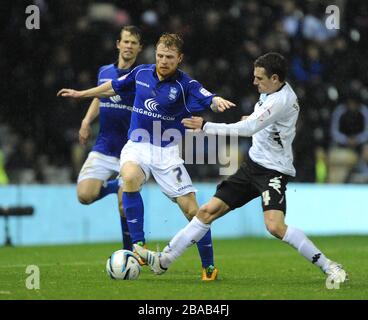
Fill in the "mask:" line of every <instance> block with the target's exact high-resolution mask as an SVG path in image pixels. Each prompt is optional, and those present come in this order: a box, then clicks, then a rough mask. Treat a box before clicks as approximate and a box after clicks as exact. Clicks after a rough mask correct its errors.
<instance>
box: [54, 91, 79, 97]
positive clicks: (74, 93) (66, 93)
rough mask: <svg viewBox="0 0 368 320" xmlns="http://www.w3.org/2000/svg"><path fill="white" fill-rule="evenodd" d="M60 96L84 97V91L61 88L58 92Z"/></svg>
mask: <svg viewBox="0 0 368 320" xmlns="http://www.w3.org/2000/svg"><path fill="white" fill-rule="evenodd" d="M57 96H58V97H60V96H61V97H69V98H82V97H83V91H77V90H74V89H61V90H60V91H59V92H58V93H57Z"/></svg>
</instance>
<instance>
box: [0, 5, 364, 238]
mask: <svg viewBox="0 0 368 320" xmlns="http://www.w3.org/2000/svg"><path fill="white" fill-rule="evenodd" d="M31 4H36V5H37V6H38V7H39V8H40V11H41V24H40V29H39V30H28V29H27V28H26V27H25V19H26V17H27V15H26V14H25V8H26V7H27V6H28V5H31ZM330 4H332V3H331V2H330V1H297V0H286V1H282V2H280V1H276V0H269V1H266V0H264V1H252V0H250V1H240V0H232V1H220V0H219V1H212V0H207V1H194V0H176V1H162V0H156V1H154V0H141V1H139V0H134V1H133V0H128V1H123V0H121V1H117V0H116V1H92V0H78V1H71V0H65V1H61V0H52V1H51V0H49V1H47V0H36V1H12V2H11V3H10V4H8V5H5V4H1V6H2V7H3V8H4V10H2V12H3V15H2V18H1V21H2V23H3V27H2V28H1V31H0V32H1V35H2V41H1V43H0V48H1V50H0V55H1V57H0V73H1V75H2V81H1V82H0V90H1V92H3V95H2V98H1V101H0V105H1V109H0V110H1V113H0V184H1V187H0V207H1V206H2V207H6V206H18V205H22V206H24V205H31V206H33V207H34V208H35V213H34V216H32V217H22V218H10V232H11V236H12V239H13V243H15V244H20V245H22V244H44V243H66V242H92V241H111V240H116V241H118V240H119V239H120V231H119V228H120V226H119V220H118V211H117V205H116V199H115V197H113V196H110V197H108V198H106V199H104V200H102V201H100V202H99V203H96V204H93V205H91V206H88V207H86V206H82V205H81V204H79V203H78V202H77V198H76V191H75V185H74V183H75V181H76V177H77V175H78V172H79V170H80V168H81V166H82V164H83V162H84V160H85V158H86V156H87V153H88V151H89V149H90V147H91V146H92V143H93V140H92V141H91V144H90V147H87V148H85V147H82V146H80V145H79V144H78V130H79V127H80V122H81V120H82V118H83V116H84V114H85V112H86V110H87V107H88V105H89V101H78V102H75V101H73V100H71V99H60V98H56V92H57V91H58V90H59V89H60V88H63V87H72V88H75V89H84V88H87V87H91V86H95V83H96V73H97V70H98V68H99V66H101V65H103V64H108V63H111V62H113V61H115V59H116V56H117V52H116V50H115V41H116V39H117V37H118V35H119V32H120V29H121V28H122V26H124V25H127V24H134V25H137V26H139V27H140V28H141V29H142V30H143V37H144V38H143V43H144V51H143V52H142V53H141V55H140V57H139V60H138V62H139V63H153V62H154V45H155V43H156V41H157V39H158V37H159V35H160V34H161V33H162V32H176V33H180V34H181V35H182V36H183V38H184V41H185V61H184V63H183V65H182V69H183V70H185V71H187V72H188V73H189V74H190V75H192V76H193V78H195V79H197V80H199V81H200V82H201V83H203V84H204V86H205V87H206V88H208V89H210V90H211V91H213V92H216V93H218V94H220V95H222V96H224V97H227V98H229V99H230V100H232V101H234V102H235V103H236V104H237V105H238V108H237V109H234V110H231V111H229V112H226V113H225V114H221V115H216V116H214V115H212V114H207V115H206V117H207V119H209V120H214V121H222V122H234V121H237V120H238V119H239V118H240V116H241V115H244V114H249V113H250V112H251V111H252V107H253V105H254V103H255V102H256V101H257V99H258V95H257V92H256V90H255V89H254V87H253V85H252V80H253V70H252V68H253V61H254V59H255V58H256V57H258V56H259V55H261V54H263V53H265V52H268V51H279V52H281V53H282V54H284V55H285V56H286V57H287V59H288V60H289V62H290V69H289V78H288V81H289V82H290V83H291V84H292V85H293V87H294V88H295V90H296V92H297V94H298V96H299V99H300V105H301V114H300V118H299V123H298V131H297V136H296V140H295V142H294V150H295V166H296V169H297V177H296V179H295V181H293V183H292V184H290V186H289V191H288V192H289V198H288V219H289V220H287V221H288V222H289V223H292V224H294V225H296V226H299V227H301V228H304V230H305V231H306V232H307V233H309V234H317V235H325V234H346V233H349V234H357V233H359V234H367V233H368V220H367V217H366V214H364V209H363V208H364V199H365V198H366V195H367V194H368V192H367V191H368V187H367V182H368V107H367V106H366V105H367V104H368V60H367V57H366V55H367V44H368V43H367V37H368V32H367V29H368V6H367V3H366V2H364V1H354V0H350V1H344V0H336V1H334V3H333V4H335V5H337V6H338V8H339V10H340V29H338V30H328V29H326V26H325V19H326V17H327V16H328V14H326V7H327V6H328V5H330ZM94 131H95V134H96V133H97V131H98V122H96V123H95V127H94ZM249 146H250V140H249V139H241V140H240V141H239V147H240V148H239V154H238V157H239V159H240V160H241V159H242V158H243V157H244V155H245V154H246V152H247V150H248V148H249ZM188 169H189V171H190V174H191V176H192V178H193V180H194V182H195V185H196V187H197V188H198V189H199V193H198V197H199V202H200V204H202V203H204V201H206V200H207V199H209V197H210V196H212V194H213V192H214V190H215V185H216V182H218V181H220V180H221V179H222V178H223V177H221V176H219V175H218V172H219V167H218V166H217V165H188ZM143 198H144V201H145V206H146V231H147V233H148V238H152V239H156V238H164V239H167V238H168V237H170V236H171V235H173V234H174V233H175V231H177V230H178V228H180V227H181V226H182V225H183V224H184V223H185V220H184V218H183V217H181V214H180V213H179V210H178V208H177V207H176V206H175V205H174V204H171V203H170V201H169V200H168V199H165V197H164V196H163V195H162V194H160V192H159V190H158V188H157V187H156V186H155V185H154V184H149V185H147V186H145V187H144V190H143ZM158 199H160V200H158ZM161 200H162V201H161ZM260 210H261V209H260V203H258V202H257V200H255V201H254V202H253V203H251V204H250V205H249V206H247V207H246V208H243V209H241V210H239V211H240V214H238V213H234V214H233V215H230V216H229V217H226V218H224V219H223V223H218V226H217V224H215V226H214V236H215V237H239V236H244V235H262V236H263V235H265V231H264V228H263V226H262V215H261V211H260ZM220 225H221V226H220ZM3 227H4V221H3V219H1V220H0V239H3V237H4V231H3Z"/></svg>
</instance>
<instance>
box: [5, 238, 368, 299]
mask: <svg viewBox="0 0 368 320" xmlns="http://www.w3.org/2000/svg"><path fill="white" fill-rule="evenodd" d="M312 240H313V241H314V242H315V244H316V245H317V246H318V247H319V248H320V249H321V250H322V251H323V252H324V253H325V254H326V255H327V256H328V257H330V258H331V259H334V260H336V261H338V262H341V263H342V264H343V265H344V267H345V269H346V270H347V271H348V273H349V275H350V281H349V282H348V283H346V284H344V285H342V286H341V287H340V289H338V290H337V289H332V290H328V289H326V286H325V276H324V274H322V272H320V271H319V270H318V268H317V267H315V266H313V265H312V264H310V263H309V262H308V261H307V260H305V259H304V258H303V257H301V256H299V254H298V253H297V252H296V251H295V250H294V249H293V248H291V247H289V246H288V245H286V244H284V243H281V242H280V241H278V240H274V239H258V238H242V239H234V240H215V241H214V248H215V259H216V265H217V266H218V268H219V270H220V272H219V279H218V281H216V282H205V283H203V282H202V281H201V280H200V262H199V257H198V253H197V249H196V248H195V247H192V248H190V249H189V250H187V251H186V252H185V254H184V255H183V256H182V257H181V258H180V259H179V260H177V261H176V262H175V263H174V264H173V265H172V266H171V267H170V269H169V271H168V272H167V273H165V274H164V275H162V276H155V275H154V274H152V273H151V271H150V270H149V269H148V268H147V267H144V268H143V270H142V273H141V275H140V277H139V279H138V280H134V281H121V280H120V281H119V280H111V279H110V278H109V277H108V276H107V274H106V272H105V264H106V260H107V258H108V257H109V256H110V255H111V253H112V252H113V251H115V250H118V249H119V244H118V243H114V244H88V245H66V246H42V247H15V248H0V299H1V300H4V299H5V300H12V299H37V300H39V299H124V300H125V299H134V300H141V299H144V300H150V299H154V300H163V299H170V300H173V299H174V300H176V299H182V300H184V299H190V300H202V299H203V300H204V299H215V300H217V299H221V300H222V299H239V300H245V299H368V291H367V290H366V289H367V287H368V264H367V263H366V261H365V260H366V259H365V258H366V257H367V255H368V237H363V236H360V237H358V236H345V237H318V238H317V237H316V238H312ZM156 243H157V242H151V243H148V245H151V248H156ZM159 244H160V247H161V248H163V247H164V245H165V243H164V242H159ZM28 265H37V266H38V267H39V268H40V289H39V290H28V289H27V288H26V286H25V282H26V278H27V277H28V276H29V274H26V272H25V271H26V267H27V266H28Z"/></svg>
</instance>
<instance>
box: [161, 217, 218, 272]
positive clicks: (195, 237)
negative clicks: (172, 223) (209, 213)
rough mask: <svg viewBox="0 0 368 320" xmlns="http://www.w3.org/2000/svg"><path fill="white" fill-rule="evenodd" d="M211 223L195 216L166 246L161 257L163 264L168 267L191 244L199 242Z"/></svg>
mask: <svg viewBox="0 0 368 320" xmlns="http://www.w3.org/2000/svg"><path fill="white" fill-rule="evenodd" d="M210 227H211V225H209V224H205V223H203V222H201V221H200V220H199V219H198V218H197V217H194V218H193V219H192V221H190V222H189V223H188V224H187V226H186V227H185V228H184V229H181V230H180V231H179V232H178V233H177V234H176V235H175V236H174V238H172V239H171V241H170V242H169V244H168V245H167V246H166V247H165V248H164V250H163V251H162V254H161V257H160V263H161V266H162V267H164V268H167V267H168V266H169V265H170V264H171V263H172V262H173V261H174V260H176V259H177V258H178V257H179V256H181V255H182V254H183V252H184V251H185V250H186V249H187V248H189V247H190V246H191V245H193V244H195V243H197V242H198V241H199V240H201V239H202V238H203V236H204V235H205V234H206V233H207V231H208V230H209V229H210Z"/></svg>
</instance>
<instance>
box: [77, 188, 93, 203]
mask: <svg viewBox="0 0 368 320" xmlns="http://www.w3.org/2000/svg"><path fill="white" fill-rule="evenodd" d="M97 196H98V195H97V194H92V193H90V192H86V191H84V190H82V191H78V201H79V202H80V203H81V204H85V205H88V204H91V203H93V202H94V201H95V200H96V198H97Z"/></svg>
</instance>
